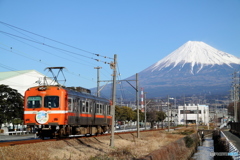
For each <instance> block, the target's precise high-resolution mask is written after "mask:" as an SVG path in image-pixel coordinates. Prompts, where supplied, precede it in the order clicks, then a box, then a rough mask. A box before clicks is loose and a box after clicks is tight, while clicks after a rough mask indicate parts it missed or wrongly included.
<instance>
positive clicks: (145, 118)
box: [144, 92, 147, 130]
mask: <svg viewBox="0 0 240 160" xmlns="http://www.w3.org/2000/svg"><path fill="white" fill-rule="evenodd" d="M146 94H147V92H144V124H145V130H147V98H146Z"/></svg>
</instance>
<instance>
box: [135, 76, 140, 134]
mask: <svg viewBox="0 0 240 160" xmlns="http://www.w3.org/2000/svg"><path fill="white" fill-rule="evenodd" d="M136 102H137V103H136V105H137V138H140V131H139V93H138V74H137V73H136Z"/></svg>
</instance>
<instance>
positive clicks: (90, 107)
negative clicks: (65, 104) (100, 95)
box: [89, 101, 93, 113]
mask: <svg viewBox="0 0 240 160" xmlns="http://www.w3.org/2000/svg"><path fill="white" fill-rule="evenodd" d="M92 106H93V102H92V101H90V102H89V112H90V113H92Z"/></svg>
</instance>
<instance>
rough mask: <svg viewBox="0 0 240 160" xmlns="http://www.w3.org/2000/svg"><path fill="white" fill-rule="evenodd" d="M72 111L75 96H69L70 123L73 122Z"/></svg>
mask: <svg viewBox="0 0 240 160" xmlns="http://www.w3.org/2000/svg"><path fill="white" fill-rule="evenodd" d="M72 112H73V98H71V97H68V124H72V123H73V116H72Z"/></svg>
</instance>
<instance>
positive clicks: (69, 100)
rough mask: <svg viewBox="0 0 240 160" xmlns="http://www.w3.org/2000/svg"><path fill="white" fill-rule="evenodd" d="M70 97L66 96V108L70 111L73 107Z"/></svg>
mask: <svg viewBox="0 0 240 160" xmlns="http://www.w3.org/2000/svg"><path fill="white" fill-rule="evenodd" d="M72 101H73V100H72V98H68V110H69V111H72V108H73V102H72Z"/></svg>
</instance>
